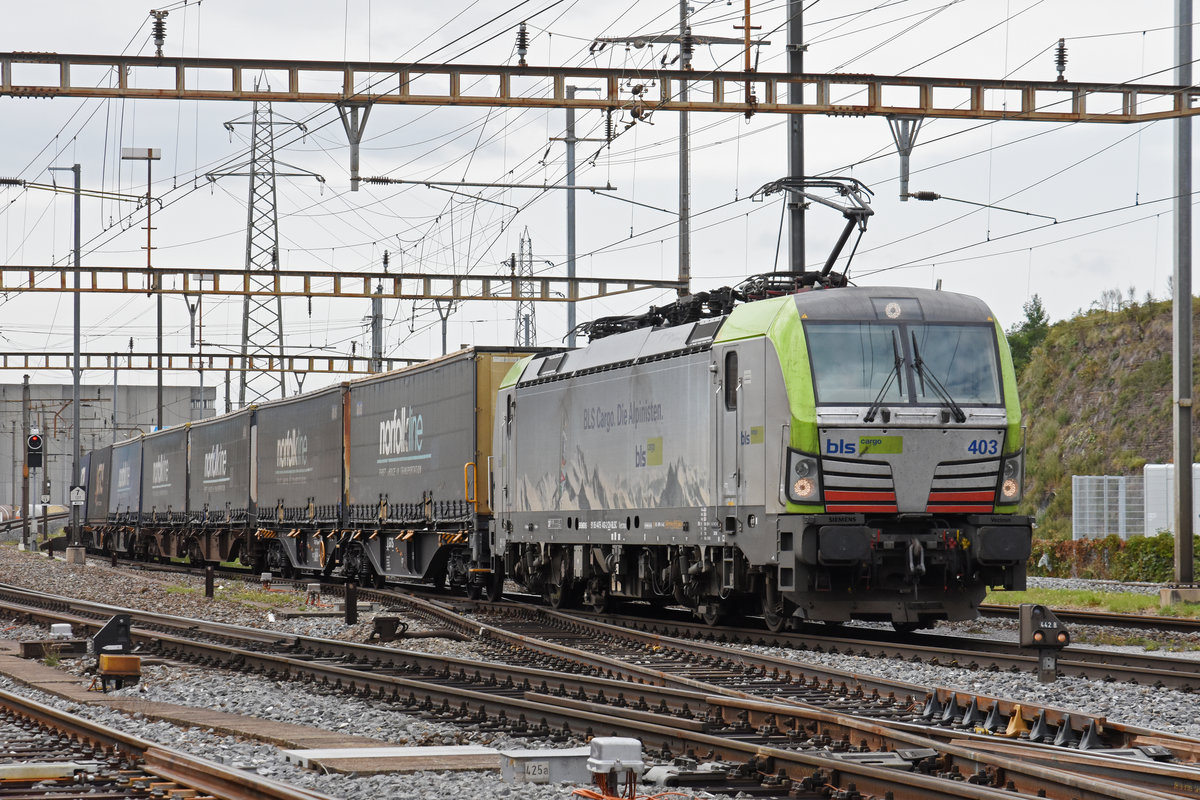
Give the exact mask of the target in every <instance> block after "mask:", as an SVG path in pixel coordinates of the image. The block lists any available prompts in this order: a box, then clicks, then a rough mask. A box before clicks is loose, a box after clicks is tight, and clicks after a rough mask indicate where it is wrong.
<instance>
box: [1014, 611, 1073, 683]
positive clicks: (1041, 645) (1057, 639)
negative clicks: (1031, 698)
mask: <svg viewBox="0 0 1200 800" xmlns="http://www.w3.org/2000/svg"><path fill="white" fill-rule="evenodd" d="M1018 619H1019V620H1020V623H1019V626H1018V630H1019V635H1020V642H1021V646H1022V647H1036V648H1037V651H1038V680H1039V681H1040V682H1042V683H1053V682H1054V679H1055V678H1056V677H1057V675H1058V651H1059V650H1060V649H1062V648H1064V647H1066V646H1067V645H1069V644H1070V643H1071V634H1070V633H1069V632H1068V631H1067V627H1066V626H1065V625H1063V623H1062V620H1060V619H1059V618H1058V617H1056V616H1055V615H1054V612H1053V611H1051V610H1050V609H1048V608H1046V607H1045V606H1041V605H1035V604H1033V603H1022V604H1021V607H1020V609H1019V617H1018Z"/></svg>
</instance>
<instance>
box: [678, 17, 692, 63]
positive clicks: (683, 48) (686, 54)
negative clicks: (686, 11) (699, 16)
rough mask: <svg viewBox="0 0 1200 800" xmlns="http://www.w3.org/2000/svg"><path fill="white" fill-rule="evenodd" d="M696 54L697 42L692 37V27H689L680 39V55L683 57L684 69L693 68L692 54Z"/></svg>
mask: <svg viewBox="0 0 1200 800" xmlns="http://www.w3.org/2000/svg"><path fill="white" fill-rule="evenodd" d="M694 52H696V40H695V39H694V38H693V37H692V27H691V26H690V25H689V26H688V27H687V29H686V30H685V31H684V32H683V36H680V37H679V54H680V55H681V56H683V64H682V66H683V68H684V69H691V68H692V53H694Z"/></svg>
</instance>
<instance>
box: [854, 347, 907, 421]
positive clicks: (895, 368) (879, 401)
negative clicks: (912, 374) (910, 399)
mask: <svg viewBox="0 0 1200 800" xmlns="http://www.w3.org/2000/svg"><path fill="white" fill-rule="evenodd" d="M892 356H893V357H894V358H895V360H894V361H893V362H892V369H891V371H890V372H888V376H887V380H886V381H884V383H883V387H882V388H881V389H880V390H879V394H877V395H875V402H874V403H871V407H870V408H868V409H867V415H866V416H865V417H863V422H874V421H875V415H876V414H877V413H879V408H880V407H881V406H882V405H883V398H884V397H885V396H886V395H887V392H888V389H890V388H891V387H892V381H895V380H899V381H900V382H899V384H898V385H897V386H896V391H898V392H900V393H901V394H904V379H903V378H901V377H900V370H901V369H902V368H903V367H904V356H902V355H900V342H899V340H898V339H897V338H896V332H895V331H892ZM887 417H888V415H887V414H886V413H885V414H884V419H883V421H884V422H887Z"/></svg>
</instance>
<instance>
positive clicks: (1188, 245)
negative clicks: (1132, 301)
mask: <svg viewBox="0 0 1200 800" xmlns="http://www.w3.org/2000/svg"><path fill="white" fill-rule="evenodd" d="M1175 63H1176V64H1177V65H1178V66H1177V67H1176V68H1175V82H1176V83H1177V84H1179V85H1180V86H1191V84H1192V0H1175ZM1174 212H1175V213H1174V218H1175V275H1174V278H1173V288H1174V293H1175V298H1174V302H1173V303H1172V306H1173V311H1172V316H1173V318H1174V319H1173V322H1174V329H1175V358H1174V362H1175V367H1174V370H1173V378H1174V394H1175V405H1174V409H1175V413H1174V434H1175V581H1176V582H1177V583H1178V584H1180V585H1181V586H1182V585H1186V584H1190V583H1192V582H1193V581H1194V580H1195V569H1194V566H1193V562H1192V559H1193V553H1192V550H1193V548H1192V528H1193V525H1192V459H1193V452H1192V120H1191V117H1180V118H1179V119H1177V120H1175V208H1174Z"/></svg>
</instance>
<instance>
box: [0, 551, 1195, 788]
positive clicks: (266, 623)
mask: <svg viewBox="0 0 1200 800" xmlns="http://www.w3.org/2000/svg"><path fill="white" fill-rule="evenodd" d="M0 570H2V571H3V574H4V576H5V577H4V580H5V582H8V583H13V584H19V585H26V586H31V587H36V588H38V589H41V590H42V591H46V592H50V593H55V594H63V595H68V596H76V597H85V598H87V599H88V600H92V601H95V602H100V603H109V604H112V605H118V606H125V607H131V608H140V609H152V610H155V611H161V612H166V613H171V614H177V615H180V616H192V617H203V618H206V619H214V620H219V621H222V622H230V623H234V624H239V625H247V626H252V627H259V628H270V629H272V630H279V631H285V632H290V633H296V634H302V635H307V636H320V637H326V638H338V639H347V640H356V641H365V640H366V638H367V635H368V634H369V633H370V631H371V629H372V625H371V615H369V614H367V615H363V616H362V619H363V621H362V622H361V623H360V624H359V625H356V626H352V627H348V626H346V625H345V624H344V622H343V621H342V620H341V619H340V618H328V617H326V618H299V619H290V620H285V619H283V618H282V616H281V615H280V614H278V613H277V612H280V611H282V610H284V609H286V608H289V607H295V606H298V605H301V604H302V603H303V599H304V597H303V594H302V593H295V592H280V593H279V598H278V602H275V598H274V597H271V598H270V600H271V601H272V602H270V603H264V602H259V601H260V600H261V597H259V596H255V597H254V598H253V600H247V599H245V598H243V599H238V598H236V597H234V591H233V590H234V589H240V588H241V587H239V586H233V585H232V584H230V585H229V586H228V587H227V589H226V591H223V592H218V597H217V598H216V599H213V600H206V599H204V597H203V595H202V586H203V580H202V579H200V578H199V577H196V576H188V575H169V576H162V575H151V574H146V575H130V573H129V572H127V571H121V572H120V573H119V575H120V579H119V580H117V579H114V576H115V575H116V574H117V573H114V571H112V570H111V569H110V568H108V567H106V566H99V565H95V564H92V565H89V566H88V567H86V568H71V567H68V566H67V565H66V564H65V563H63V562H62V561H51V560H49V559H45V558H42V557H40V556H35V555H31V554H28V553H18V552H16V551H15V550H14V549H13V548H11V547H0ZM1030 585H1031V586H1049V587H1053V588H1089V589H1099V590H1101V591H1104V590H1111V589H1112V588H1113V585H1111V584H1105V585H1102V586H1098V585H1097V584H1096V583H1095V582H1086V581H1081V580H1077V579H1055V578H1031V579H1030ZM1133 587H1134V588H1130V587H1129V586H1128V585H1121V587H1120V588H1121V590H1123V591H1144V592H1147V593H1153V592H1157V587H1148V586H1146V585H1143V584H1134V585H1133ZM388 613H389V614H393V615H395V614H397V612H395V611H389V612H388ZM399 615H400V616H402V617H404V618H405V621H406V622H408V623H409V624H410V626H411V629H412V630H419V629H420V626H422V625H425V624H427V623H425V622H424V621H423V620H421V619H419V618H409V617H405V616H404V615H403V614H402V613H400V614H399ZM946 627H949V628H953V630H954V631H955V632H956V633H963V632H965V633H969V634H974V635H980V636H988V637H990V638H1015V636H1016V630H1015V623H1011V622H1005V621H995V620H986V621H976V622H972V623H959V624H956V625H954V626H946ZM1073 634H1075V635H1076V640H1077V641H1078V640H1079V635H1078V633H1077V632H1076V631H1074V630H1073ZM44 635H45V629H44V628H40V627H35V626H24V625H18V624H14V625H11V626H6V625H5V624H4V623H3V621H0V637H2V638H11V639H19V638H38V637H42V636H44ZM1119 635H1120V636H1122V637H1127V636H1129V635H1131V632H1129V631H1120V632H1119ZM394 644H395V645H396V646H402V647H404V648H406V649H418V648H419V649H423V650H425V651H428V652H435V653H439V654H446V655H454V656H457V657H462V658H476V659H478V658H480V657H481V655H480V651H478V650H476V649H475V647H474V646H473V645H472V643H470V642H458V641H455V640H451V639H440V638H432V639H418V640H410V641H403V642H397V643H394ZM748 649H751V650H753V651H755V652H761V653H769V654H771V655H775V656H779V657H783V658H788V659H792V660H795V661H797V662H802V663H804V662H807V663H814V664H822V665H828V666H834V667H837V668H839V669H843V670H851V671H855V672H861V673H865V674H873V675H885V676H888V677H893V678H898V679H901V680H905V681H909V682H912V683H917V684H922V685H931V686H932V685H936V686H947V687H953V688H955V689H959V690H962V691H968V692H974V693H979V694H985V695H990V696H998V697H1006V698H1012V699H1015V700H1028V701H1036V702H1039V703H1045V704H1049V705H1054V706H1060V707H1063V708H1067V709H1072V710H1078V712H1079V713H1080V714H1082V715H1084V716H1104V717H1106V718H1107V719H1109V720H1110V721H1113V722H1120V723H1125V724H1129V725H1135V726H1139V727H1145V728H1152V729H1159V730H1165V731H1170V732H1173V733H1177V734H1184V735H1190V736H1196V737H1200V722H1198V721H1197V720H1196V715H1195V706H1196V700H1195V696H1194V695H1188V694H1184V693H1181V692H1176V691H1173V690H1169V689H1157V688H1154V687H1150V686H1130V685H1126V684H1111V683H1093V682H1090V681H1087V680H1084V679H1080V678H1059V679H1058V680H1057V681H1056V682H1055V683H1053V684H1041V683H1038V682H1037V679H1036V676H1034V675H1025V674H1012V673H992V672H981V671H972V670H966V669H959V668H953V667H941V666H931V665H924V664H912V663H909V662H898V661H894V660H888V659H873V658H867V657H862V656H848V655H832V654H821V653H813V652H809V651H803V652H800V651H792V650H786V649H779V648H763V647H752V648H748ZM62 666H63V667H64V668H67V669H71V670H72V671H74V672H76V673H79V672H81V671H82V669H83V667H84V664H83V663H82V662H79V661H74V662H73V661H64V662H63V664H62ZM201 672H202V670H201V669H200V668H191V667H179V666H147V668H146V669H145V673H144V679H143V681H142V682H141V683H140V684H138V685H136V686H133V687H127V688H125V689H122V690H120V691H119V692H118V694H126V695H131V696H137V697H139V698H143V699H147V700H154V701H162V702H169V703H177V704H181V705H188V706H197V707H204V708H214V709H218V710H222V711H229V712H233V713H240V714H246V715H252V716H256V717H262V718H267V719H274V720H280V721H286V722H293V723H297V724H301V725H311V726H314V727H319V728H322V729H325V730H334V731H345V732H347V733H353V734H356V735H362V736H369V737H372V738H376V739H380V740H383V741H387V742H391V743H394V744H396V745H454V744H474V745H486V746H491V747H497V748H500V749H507V748H525V747H539V746H548V745H546V744H544V743H541V742H537V741H529V740H526V739H520V738H517V737H510V736H507V735H504V734H494V733H490V734H489V733H485V734H480V733H478V732H469V731H465V730H463V729H461V728H458V727H456V726H452V725H448V724H443V723H438V722H432V721H429V720H424V719H420V718H416V717H411V716H409V715H407V714H405V713H403V712H402V711H400V710H397V709H395V708H388V707H383V706H380V704H379V703H378V702H374V701H372V702H363V701H361V700H358V699H356V698H353V697H348V696H346V695H344V694H340V693H337V694H334V693H325V692H321V691H319V690H316V689H314V688H313V687H308V686H301V685H298V684H292V683H289V684H286V685H285V684H284V683H281V682H276V681H271V680H269V679H266V678H261V677H254V676H246V675H241V674H237V673H219V677H218V676H215V674H214V672H212V671H210V670H203V680H198V679H197V678H198V676H199V675H200V674H201ZM0 687H3V688H5V689H8V690H10V691H19V692H20V693H22V694H28V693H32V692H29V691H28V690H25V691H21V690H19V689H17V688H16V687H14V686H13V684H12V683H11V682H10V681H8V680H7V679H4V678H2V677H0ZM32 694H35V695H38V696H39V698H38V699H41V700H42V701H43V702H48V703H50V704H51V705H56V706H58V707H68V708H69V709H70V710H71V711H72V712H73V713H79V714H82V715H84V716H89V717H91V718H94V719H99V720H101V721H104V722H106V723H107V724H110V725H112V726H113V727H117V728H120V729H122V730H126V731H129V732H131V733H134V734H135V735H138V736H141V737H143V738H146V739H150V740H153V741H157V742H161V743H164V744H169V745H171V746H176V747H180V748H181V749H184V750H187V751H188V752H192V753H195V754H197V755H201V756H203V757H206V758H210V759H213V760H215V761H219V762H222V763H226V764H236V765H238V766H240V767H243V768H245V769H248V770H252V771H254V772H257V773H258V774H261V775H266V776H269V777H272V778H277V779H280V780H284V781H287V782H289V783H295V784H297V785H302V786H306V787H310V788H314V789H316V790H319V791H322V792H326V793H328V794H330V795H333V796H335V797H341V798H348V799H351V798H368V797H369V798H372V800H374V798H378V797H389V798H402V799H406V798H420V800H441V799H442V798H447V799H449V798H453V799H454V800H459V798H462V797H468V796H469V797H497V798H506V797H512V798H517V797H519V798H522V799H523V800H524V799H525V798H528V800H543V798H545V799H546V800H549V798H565V797H569V796H570V787H563V786H533V785H520V786H510V785H506V784H504V783H503V782H502V781H501V779H500V778H499V775H498V774H497V773H474V772H423V773H416V774H406V775H402V776H397V775H382V776H361V777H359V776H345V775H336V774H330V775H318V774H316V773H314V772H311V771H308V770H303V769H299V768H297V767H294V766H292V765H289V764H286V763H284V761H283V758H282V756H281V755H280V753H279V751H278V750H277V749H276V748H275V747H273V746H270V745H266V744H262V743H258V742H251V741H243V740H238V739H236V738H234V737H228V736H220V735H216V734H214V733H212V732H211V731H203V730H197V729H189V730H181V729H179V728H177V727H175V726H173V725H170V724H167V723H161V722H151V721H149V720H146V719H142V718H140V717H139V716H138V715H134V716H125V715H120V714H116V713H114V712H111V711H108V710H105V709H99V708H95V707H86V708H84V707H80V706H78V705H75V704H72V703H66V702H63V701H60V700H56V699H54V698H49V697H48V696H46V695H43V694H41V693H32ZM575 744H577V743H565V744H564V743H557V744H555V745H552V746H557V747H561V746H573V745H575ZM705 796H706V795H704V794H703V793H698V794H697V797H705Z"/></svg>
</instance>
